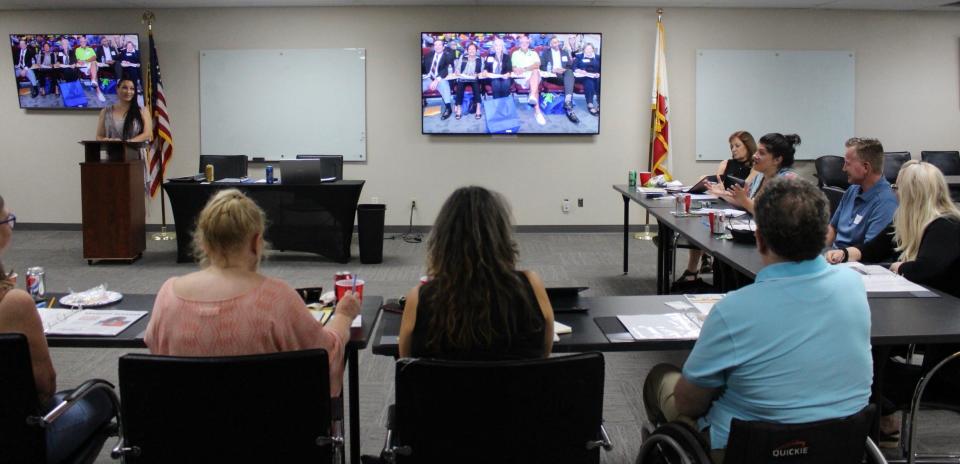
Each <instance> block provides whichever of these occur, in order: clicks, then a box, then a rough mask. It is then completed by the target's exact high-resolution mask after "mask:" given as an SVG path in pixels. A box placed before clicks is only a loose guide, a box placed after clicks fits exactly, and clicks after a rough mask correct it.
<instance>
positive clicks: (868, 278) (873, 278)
mask: <svg viewBox="0 0 960 464" xmlns="http://www.w3.org/2000/svg"><path fill="white" fill-rule="evenodd" d="M837 266H845V267H848V268H850V269H853V270H854V271H855V272H857V273H858V274H860V277H862V278H863V286H864V287H866V289H867V293H909V294H913V293H917V294H927V293H931V292H930V291H929V290H927V289H926V288H924V287H922V286H920V285H917V284H915V283H913V282H911V281H909V280H907V278H906V277H904V276H902V275H899V274H894V273H893V271H891V270H889V269H887V268H885V267H883V266H877V265H864V264H863V263H856V262H853V263H840V264H837Z"/></svg>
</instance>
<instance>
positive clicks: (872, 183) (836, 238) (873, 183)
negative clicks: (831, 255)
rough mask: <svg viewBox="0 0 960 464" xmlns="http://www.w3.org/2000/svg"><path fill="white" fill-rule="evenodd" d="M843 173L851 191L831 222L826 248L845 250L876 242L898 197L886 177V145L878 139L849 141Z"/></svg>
mask: <svg viewBox="0 0 960 464" xmlns="http://www.w3.org/2000/svg"><path fill="white" fill-rule="evenodd" d="M846 147H847V148H846V152H845V153H844V155H843V158H844V160H843V172H845V173H847V181H849V182H850V187H849V188H848V189H847V191H846V192H845V193H844V194H843V197H842V198H841V199H840V204H839V205H837V210H836V211H835V212H834V213H833V218H832V219H830V228H829V230H828V232H827V246H832V247H833V248H838V249H839V248H846V247H849V246H857V245H862V244H863V243H866V242H868V241H870V240H873V238H874V237H876V236H877V235H878V234H879V233H880V232H881V231H882V230H883V229H884V228H885V227H887V225H888V224H890V221H892V220H893V214H894V211H896V209H897V197H896V196H895V195H894V194H893V189H891V188H890V183H889V182H887V179H886V178H884V177H883V145H881V144H880V141H879V140H877V139H862V138H858V137H854V138H852V139H850V140H847V143H846Z"/></svg>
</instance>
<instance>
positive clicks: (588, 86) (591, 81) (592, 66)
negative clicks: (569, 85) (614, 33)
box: [573, 43, 600, 116]
mask: <svg viewBox="0 0 960 464" xmlns="http://www.w3.org/2000/svg"><path fill="white" fill-rule="evenodd" d="M573 69H574V72H573V75H574V76H575V77H576V78H577V79H578V80H580V82H582V83H583V95H584V97H586V99H587V112H589V113H590V114H592V115H594V116H599V115H600V109H599V105H600V55H597V53H596V50H595V49H594V48H593V44H592V43H586V44H584V45H583V53H582V54H581V55H578V56H577V59H576V61H575V62H574V64H573ZM594 99H596V100H597V102H596V103H594Z"/></svg>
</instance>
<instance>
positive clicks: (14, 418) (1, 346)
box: [0, 333, 119, 463]
mask: <svg viewBox="0 0 960 464" xmlns="http://www.w3.org/2000/svg"><path fill="white" fill-rule="evenodd" d="M99 389H104V390H106V391H108V392H109V394H110V397H111V399H112V400H113V402H114V406H118V403H117V398H116V395H115V394H114V393H113V385H111V384H110V383H109V382H107V381H105V380H100V379H92V380H88V381H87V382H85V383H84V384H83V385H81V386H80V387H78V388H77V389H76V390H74V391H73V393H71V394H69V395H67V396H66V397H65V398H64V400H63V401H62V402H61V403H59V404H57V405H56V406H55V407H54V408H53V409H51V410H50V412H48V413H47V414H46V415H41V414H42V410H41V407H42V406H41V405H40V401H39V399H38V398H37V387H36V384H35V383H34V380H33V367H32V365H31V361H30V348H29V346H28V345H27V337H26V336H24V335H23V334H19V333H16V334H0V463H37V462H40V463H42V462H46V461H47V448H46V446H47V441H46V434H45V432H44V428H45V427H46V426H48V425H50V424H52V423H55V421H56V420H57V419H58V418H60V417H62V416H63V413H65V412H66V411H67V410H69V409H70V408H71V407H72V406H73V405H74V404H75V403H76V402H77V400H79V399H81V398H83V397H84V396H86V395H88V394H89V393H91V392H93V391H95V390H99ZM118 410H119V409H118ZM117 420H119V417H118V418H117ZM116 430H117V425H116V424H115V423H113V422H112V421H107V423H105V424H104V425H103V427H101V428H100V429H99V430H97V431H96V432H95V433H94V434H93V435H92V436H91V437H89V438H88V439H87V440H86V441H84V442H83V443H82V444H81V445H80V446H79V448H78V449H76V450H73V451H72V452H71V454H70V455H69V456H68V457H67V459H66V461H65V462H69V463H92V462H94V461H95V460H96V459H97V455H98V454H100V449H101V448H103V443H104V442H105V441H106V440H107V438H108V437H109V436H110V435H112V434H114V433H116Z"/></svg>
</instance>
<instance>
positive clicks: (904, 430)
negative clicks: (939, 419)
mask: <svg viewBox="0 0 960 464" xmlns="http://www.w3.org/2000/svg"><path fill="white" fill-rule="evenodd" d="M958 358H960V352H956V353H954V354H952V355H950V356H947V357H946V358H944V359H943V360H942V361H940V362H939V363H937V364H936V365H935V366H934V367H933V368H932V369H930V370H929V371H928V372H927V373H926V374H924V375H923V376H922V377H920V381H919V382H917V386H916V388H915V389H914V392H913V399H912V400H911V402H910V412H909V414H906V413H905V414H904V415H903V419H902V426H901V428H900V436H901V438H900V449H901V451H902V452H903V456H904V459H896V460H893V459H891V460H890V462H906V463H908V464H913V463H915V462H923V463H956V462H960V451H955V452H952V453H945V454H932V453H919V452H915V451H914V448H915V444H916V441H917V440H916V435H917V415H918V414H919V412H920V408H921V406H927V405H926V404H922V403H921V400H922V399H923V394H924V392H926V390H927V387H928V386H929V384H930V381H931V379H932V378H933V376H934V374H936V373H937V372H938V371H940V370H941V369H942V368H943V367H944V365H946V364H947V363H949V362H951V361H953V360H955V359H958ZM954 394H955V392H954ZM933 408H937V409H940V408H945V409H950V410H953V411H954V412H958V406H957V405H956V404H942V403H941V404H935V405H933Z"/></svg>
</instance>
